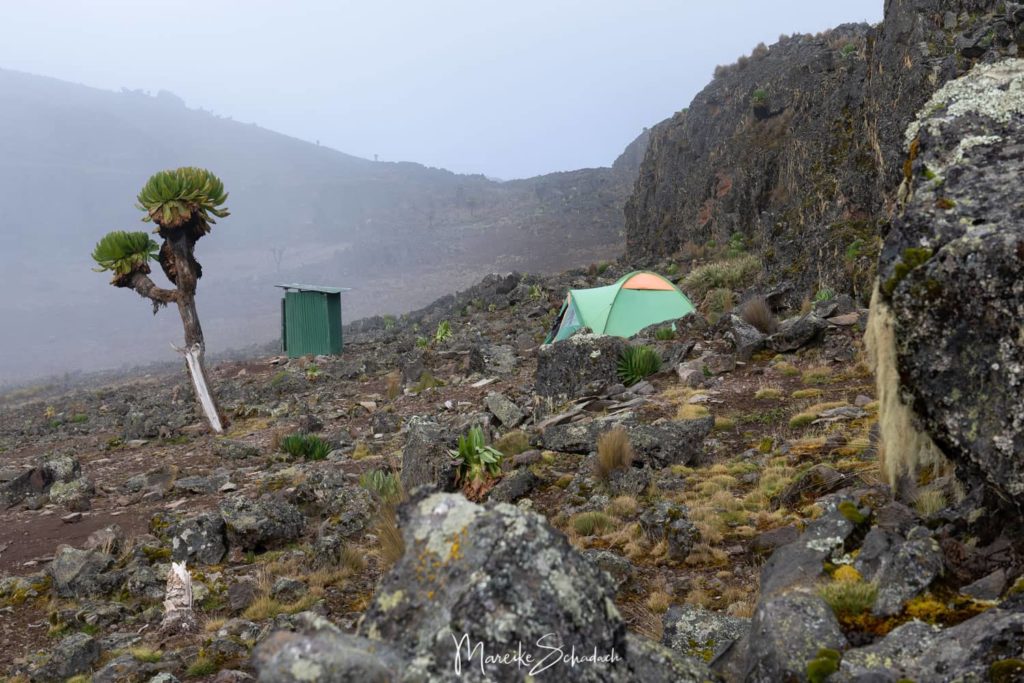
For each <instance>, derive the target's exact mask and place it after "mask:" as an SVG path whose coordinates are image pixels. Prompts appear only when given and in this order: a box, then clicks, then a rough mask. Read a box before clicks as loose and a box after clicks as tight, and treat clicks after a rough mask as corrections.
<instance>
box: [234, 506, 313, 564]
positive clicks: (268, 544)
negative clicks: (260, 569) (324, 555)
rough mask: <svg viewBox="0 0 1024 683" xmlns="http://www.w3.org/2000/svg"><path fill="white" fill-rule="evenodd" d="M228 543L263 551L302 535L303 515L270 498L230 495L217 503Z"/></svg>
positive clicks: (293, 508)
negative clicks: (233, 496) (234, 496)
mask: <svg viewBox="0 0 1024 683" xmlns="http://www.w3.org/2000/svg"><path fill="white" fill-rule="evenodd" d="M220 514H221V516H222V517H223V518H224V524H225V528H226V531H227V538H228V543H229V545H231V546H236V547H239V548H241V549H242V550H256V551H264V550H269V549H271V548H275V547H278V546H281V545H284V544H286V543H289V542H291V541H294V540H295V539H297V538H298V537H299V536H301V535H302V529H303V527H304V526H305V518H304V517H303V516H302V513H301V512H300V511H299V509H298V508H297V507H295V506H294V505H291V504H290V503H286V502H284V501H281V500H275V499H274V498H271V497H263V498H260V499H259V500H251V499H248V498H241V497H236V498H229V499H228V500H225V501H224V502H222V503H221V504H220Z"/></svg>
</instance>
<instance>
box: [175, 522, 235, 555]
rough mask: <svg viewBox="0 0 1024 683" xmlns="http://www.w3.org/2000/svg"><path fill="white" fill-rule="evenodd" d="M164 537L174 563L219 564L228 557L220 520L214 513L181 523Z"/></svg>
mask: <svg viewBox="0 0 1024 683" xmlns="http://www.w3.org/2000/svg"><path fill="white" fill-rule="evenodd" d="M167 536H168V538H170V539H171V558H172V559H173V560H174V561H175V562H187V563H188V564H190V565H191V564H196V563H199V564H220V562H221V560H223V559H224V556H225V555H227V553H228V549H227V541H226V539H225V535H224V519H223V518H222V517H221V516H220V515H219V514H217V513H215V512H203V513H200V514H198V515H195V516H193V517H189V518H188V519H184V520H182V521H181V522H179V523H178V524H175V525H174V526H173V527H171V528H170V529H168V530H167Z"/></svg>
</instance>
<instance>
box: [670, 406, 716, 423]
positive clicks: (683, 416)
mask: <svg viewBox="0 0 1024 683" xmlns="http://www.w3.org/2000/svg"><path fill="white" fill-rule="evenodd" d="M710 414H711V411H710V410H708V409H707V408H705V407H704V406H702V405H697V404H696V403H686V404H684V405H681V406H679V408H677V409H676V419H677V420H699V419H700V418H702V417H707V416H708V415H710Z"/></svg>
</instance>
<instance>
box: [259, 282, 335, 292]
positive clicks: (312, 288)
mask: <svg viewBox="0 0 1024 683" xmlns="http://www.w3.org/2000/svg"><path fill="white" fill-rule="evenodd" d="M274 286H275V287H280V288H281V289H297V290H299V291H300V292H322V293H323V294H341V293H342V292H349V291H351V290H352V288H351V287H324V286H322V285H298V284H294V283H293V284H282V285H274Z"/></svg>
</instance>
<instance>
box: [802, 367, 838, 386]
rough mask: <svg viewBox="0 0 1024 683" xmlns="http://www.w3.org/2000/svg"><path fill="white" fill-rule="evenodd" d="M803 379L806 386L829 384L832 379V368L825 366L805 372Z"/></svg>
mask: <svg viewBox="0 0 1024 683" xmlns="http://www.w3.org/2000/svg"><path fill="white" fill-rule="evenodd" d="M802 379H803V382H804V384H828V382H829V381H831V379H832V368H830V367H826V366H824V365H823V366H821V367H817V368H810V369H809V370H804V374H803V377H802Z"/></svg>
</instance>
